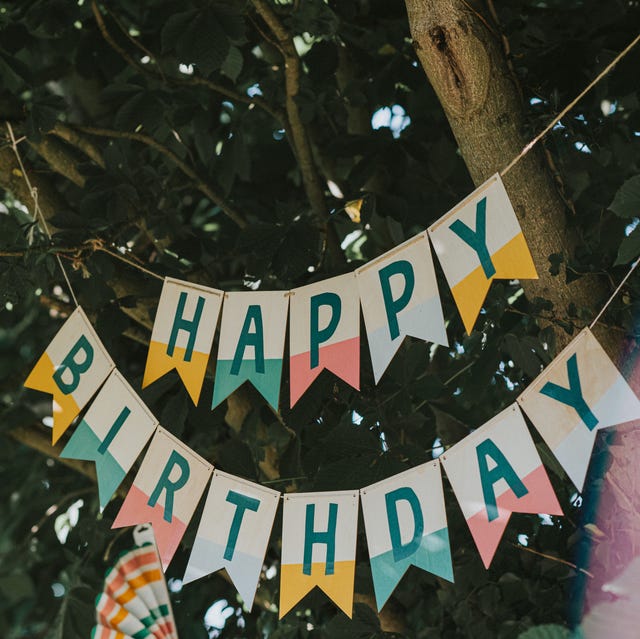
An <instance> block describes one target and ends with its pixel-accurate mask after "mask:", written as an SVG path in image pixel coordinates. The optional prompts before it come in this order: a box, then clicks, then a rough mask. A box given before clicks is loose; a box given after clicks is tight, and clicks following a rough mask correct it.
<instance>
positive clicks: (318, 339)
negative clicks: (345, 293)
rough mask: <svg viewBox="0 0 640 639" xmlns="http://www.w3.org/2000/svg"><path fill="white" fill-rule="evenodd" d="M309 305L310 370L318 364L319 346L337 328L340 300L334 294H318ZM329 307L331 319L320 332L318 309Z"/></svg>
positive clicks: (340, 306)
mask: <svg viewBox="0 0 640 639" xmlns="http://www.w3.org/2000/svg"><path fill="white" fill-rule="evenodd" d="M309 303H310V304H311V328H310V333H309V334H310V339H309V341H310V346H311V348H310V350H311V353H310V355H311V368H316V366H318V365H319V364H320V344H321V343H322V342H326V341H327V340H328V339H329V338H330V337H331V336H332V335H333V334H334V333H335V332H336V328H338V323H339V322H340V313H341V312H342V300H341V299H340V296H339V295H336V294H335V293H320V294H319V295H314V296H312V297H311V299H310V300H309ZM321 306H330V307H331V319H330V320H329V323H328V324H327V326H326V327H325V328H323V329H322V330H320V328H319V323H320V307H321Z"/></svg>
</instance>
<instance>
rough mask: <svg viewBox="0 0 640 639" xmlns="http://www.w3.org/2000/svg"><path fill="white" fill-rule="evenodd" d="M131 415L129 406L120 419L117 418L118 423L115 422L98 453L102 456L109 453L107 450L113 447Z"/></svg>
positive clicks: (124, 409)
mask: <svg viewBox="0 0 640 639" xmlns="http://www.w3.org/2000/svg"><path fill="white" fill-rule="evenodd" d="M129 415H131V409H130V408H129V407H128V406H125V407H124V408H123V409H122V410H121V411H120V414H119V415H118V417H116V421H115V422H113V426H111V428H110V429H109V432H108V433H107V436H106V437H105V438H104V441H103V442H102V444H100V446H98V452H99V453H100V454H101V455H104V454H105V453H106V452H107V448H109V446H110V445H111V442H112V441H113V438H114V437H115V436H116V435H117V434H118V431H119V430H120V429H121V428H122V425H123V424H124V423H125V421H126V420H127V417H129Z"/></svg>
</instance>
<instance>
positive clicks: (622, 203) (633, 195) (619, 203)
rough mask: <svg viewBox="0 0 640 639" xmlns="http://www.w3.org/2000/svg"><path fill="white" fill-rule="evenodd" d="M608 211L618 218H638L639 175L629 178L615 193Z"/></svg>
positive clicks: (639, 198) (639, 209) (639, 201)
mask: <svg viewBox="0 0 640 639" xmlns="http://www.w3.org/2000/svg"><path fill="white" fill-rule="evenodd" d="M609 209H610V210H611V211H613V212H614V213H615V214H616V215H619V216H620V217H638V216H640V175H636V176H634V177H632V178H629V179H628V180H627V181H626V182H625V183H624V184H623V185H622V186H621V187H620V188H619V189H618V190H617V191H616V195H615V197H614V198H613V201H612V202H611V204H609Z"/></svg>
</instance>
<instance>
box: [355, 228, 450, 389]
mask: <svg viewBox="0 0 640 639" xmlns="http://www.w3.org/2000/svg"><path fill="white" fill-rule="evenodd" d="M356 280H357V282H358V289H359V291H360V300H361V303H362V313H363V315H364V323H365V326H366V328H367V338H368V340H369V351H370V352H371V362H372V364H373V376H374V378H375V382H376V384H377V383H378V381H379V380H380V378H381V377H382V374H383V373H384V371H385V370H386V369H387V366H388V365H389V362H390V361H391V360H392V359H393V356H394V355H395V354H396V351H397V350H398V348H400V344H401V343H402V340H403V339H404V337H405V335H410V336H412V337H417V338H419V339H423V340H425V341H431V342H436V343H437V344H442V345H443V346H448V344H449V342H448V340H447V332H446V330H445V326H444V318H443V316H442V306H441V305H440V296H439V294H438V284H437V282H436V274H435V271H434V269H433V259H432V258H431V248H430V246H429V240H428V239H427V232H426V231H423V232H422V233H420V234H419V235H416V236H415V237H413V238H411V239H409V240H407V241H406V242H404V243H403V244H400V245H399V246H397V247H396V248H394V249H392V250H390V251H388V252H387V253H385V254H384V255H381V256H380V257H378V258H377V259H375V260H372V261H371V262H369V263H368V264H365V265H364V266H362V267H361V268H359V269H358V270H357V271H356Z"/></svg>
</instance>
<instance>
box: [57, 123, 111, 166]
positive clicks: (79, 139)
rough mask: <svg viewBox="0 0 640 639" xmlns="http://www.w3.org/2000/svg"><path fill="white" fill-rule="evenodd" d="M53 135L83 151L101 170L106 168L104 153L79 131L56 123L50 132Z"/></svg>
mask: <svg viewBox="0 0 640 639" xmlns="http://www.w3.org/2000/svg"><path fill="white" fill-rule="evenodd" d="M50 133H52V134H53V135H57V136H58V137H59V138H61V139H63V140H64V141H65V142H67V143H68V144H70V145H71V146H74V147H75V148H76V149H78V150H80V151H82V152H83V153H84V154H85V155H86V156H87V157H88V158H90V159H91V160H93V161H94V162H95V163H96V164H97V165H98V166H99V167H100V168H103V169H104V168H105V163H104V158H103V157H102V152H101V151H100V149H98V147H97V146H96V145H95V144H93V143H92V142H91V140H89V138H87V137H86V136H84V135H81V134H80V133H78V131H76V130H74V129H72V128H71V127H69V126H67V125H66V124H63V123H62V122H56V125H55V126H54V127H53V129H52V130H51V131H50Z"/></svg>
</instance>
